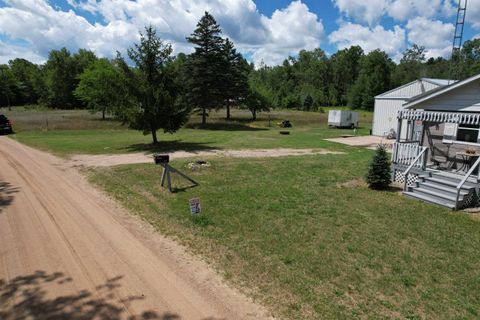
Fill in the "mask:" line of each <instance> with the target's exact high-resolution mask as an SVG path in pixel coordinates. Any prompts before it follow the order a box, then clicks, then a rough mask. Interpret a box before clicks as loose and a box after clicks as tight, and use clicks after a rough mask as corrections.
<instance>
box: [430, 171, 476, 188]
mask: <svg viewBox="0 0 480 320" xmlns="http://www.w3.org/2000/svg"><path fill="white" fill-rule="evenodd" d="M432 178H436V179H441V180H447V181H452V182H455V183H456V184H457V185H458V184H459V183H460V182H461V181H462V179H463V178H464V176H462V175H455V174H446V173H444V174H440V173H432ZM477 184H478V180H477V178H476V177H469V178H468V179H467V181H465V185H467V186H469V187H475V186H476V185H477Z"/></svg>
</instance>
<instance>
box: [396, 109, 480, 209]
mask: <svg viewBox="0 0 480 320" xmlns="http://www.w3.org/2000/svg"><path fill="white" fill-rule="evenodd" d="M397 119H398V127H397V139H396V141H395V143H394V145H393V153H392V179H393V181H395V182H397V183H401V184H402V185H403V189H404V194H406V195H407V196H411V197H414V198H418V199H420V200H423V201H427V202H432V203H436V204H440V205H443V206H446V207H449V208H451V209H454V210H456V209H461V208H466V207H471V206H476V205H477V204H478V199H479V197H478V194H479V193H478V191H479V190H478V189H479V183H478V181H479V178H480V170H479V166H480V143H479V142H480V136H479V128H480V114H477V113H463V112H440V111H419V110H408V109H404V110H401V111H399V112H398V116H397ZM403 130H405V133H406V134H405V133H403V134H402V131H403ZM402 136H403V137H406V139H405V140H401V139H400V137H402Z"/></svg>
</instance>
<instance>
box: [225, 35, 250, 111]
mask: <svg viewBox="0 0 480 320" xmlns="http://www.w3.org/2000/svg"><path fill="white" fill-rule="evenodd" d="M223 52H224V59H225V60H224V63H225V66H224V69H223V70H224V71H223V83H222V87H223V90H222V92H223V95H224V97H223V98H224V101H225V105H226V107H227V119H230V106H231V104H232V102H233V101H237V102H238V101H239V100H242V99H243V98H245V97H246V96H247V93H248V73H249V71H250V66H249V64H248V62H247V61H246V60H245V59H244V58H243V57H242V55H241V54H240V53H239V52H237V50H236V49H235V46H234V45H233V43H232V42H231V41H230V40H229V39H228V38H227V39H226V40H225V43H224V44H223Z"/></svg>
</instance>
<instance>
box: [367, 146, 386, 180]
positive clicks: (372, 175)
mask: <svg viewBox="0 0 480 320" xmlns="http://www.w3.org/2000/svg"><path fill="white" fill-rule="evenodd" d="M366 180H367V183H368V186H369V187H370V188H371V189H376V190H382V189H386V188H388V186H389V185H390V182H391V170H390V159H389V157H388V154H387V149H386V147H385V145H383V144H379V145H378V146H377V150H376V152H375V155H374V156H373V159H372V161H371V162H370V165H369V167H368V172H367V176H366Z"/></svg>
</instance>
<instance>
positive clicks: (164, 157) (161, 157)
mask: <svg viewBox="0 0 480 320" xmlns="http://www.w3.org/2000/svg"><path fill="white" fill-rule="evenodd" d="M153 159H155V164H165V163H168V162H169V161H170V156H169V155H168V154H154V155H153Z"/></svg>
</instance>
